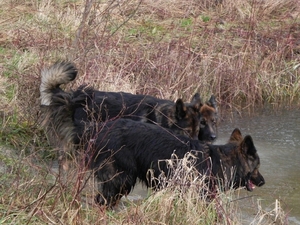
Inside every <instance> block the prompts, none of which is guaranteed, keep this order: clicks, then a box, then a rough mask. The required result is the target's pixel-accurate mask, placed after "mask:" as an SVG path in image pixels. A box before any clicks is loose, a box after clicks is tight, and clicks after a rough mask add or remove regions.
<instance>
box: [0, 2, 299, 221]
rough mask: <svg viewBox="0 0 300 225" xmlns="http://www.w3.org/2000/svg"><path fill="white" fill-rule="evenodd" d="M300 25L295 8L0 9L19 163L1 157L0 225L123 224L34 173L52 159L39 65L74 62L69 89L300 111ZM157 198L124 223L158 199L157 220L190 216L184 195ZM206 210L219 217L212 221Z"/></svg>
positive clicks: (7, 110) (7, 125)
mask: <svg viewBox="0 0 300 225" xmlns="http://www.w3.org/2000/svg"><path fill="white" fill-rule="evenodd" d="M215 2H219V3H220V4H215ZM299 24H300V6H299V4H298V0H265V1H255V0H237V1H236V0H227V1H209V0H201V1H199V0H197V1H196V0H188V1H180V2H179V1H174V0H158V1H153V0H143V1H139V0H129V1H114V0H111V1H95V0H85V1H83V0H72V1H69V0H68V1H66V0H60V1H58V0H25V1H24V0H2V1H1V2H0V53H1V59H0V101H1V106H0V116H1V117H0V121H1V123H2V125H1V128H0V142H1V145H3V144H4V145H9V146H13V147H15V148H17V149H20V151H21V150H22V154H23V155H22V157H20V159H19V158H18V157H17V159H15V158H13V159H11V158H10V157H7V156H6V155H5V154H4V153H3V155H2V153H1V165H2V164H5V168H6V169H5V173H2V170H1V190H2V192H3V193H5V194H2V193H1V196H2V197H1V204H0V210H1V211H0V214H1V216H0V222H2V223H7V224H10V223H11V224H18V223H19V224H26V222H27V223H30V224H45V223H49V224H51V223H62V224H89V222H88V221H95V223H97V221H98V222H99V221H101V222H102V223H103V224H105V223H113V222H109V221H114V220H115V219H116V218H118V216H119V215H118V216H116V215H115V214H114V213H111V214H110V213H104V212H102V211H100V209H98V208H97V207H88V208H84V207H81V206H80V204H77V205H76V204H75V203H74V202H76V201H77V198H74V196H76V195H75V194H74V190H73V188H75V187H78V185H77V186H76V185H75V187H74V185H73V186H72V185H71V184H68V185H66V184H64V183H61V182H58V181H55V182H54V183H53V182H52V183H51V182H50V184H49V183H47V182H44V181H45V180H47V179H48V176H52V175H53V174H51V172H50V170H49V166H47V163H48V162H47V161H46V162H45V163H44V164H42V165H40V164H39V165H38V166H37V164H36V161H43V160H45V159H47V158H49V157H52V156H53V155H54V154H53V152H52V151H51V150H49V146H48V145H47V140H46V138H45V135H44V133H43V131H41V130H40V128H39V125H38V122H37V121H38V119H37V118H38V117H39V83H40V71H41V69H42V68H43V67H45V66H48V65H49V64H51V63H53V62H54V61H56V60H58V59H66V58H67V59H70V60H73V61H74V62H75V63H76V65H77V66H78V68H79V70H80V71H79V72H80V73H79V77H78V79H77V80H76V81H75V82H74V84H72V87H76V86H78V85H80V84H82V83H91V84H93V85H94V86H95V87H96V88H99V89H101V90H109V91H120V90H122V91H127V92H132V93H142V94H151V95H155V96H157V97H161V98H168V99H172V100H175V99H176V98H178V97H182V98H183V99H185V100H186V101H188V100H190V98H191V96H192V95H193V94H194V93H195V92H200V94H201V96H202V97H203V99H207V97H209V96H210V95H211V94H212V93H213V94H215V95H216V97H217V100H218V103H219V105H220V106H221V108H224V107H225V108H230V109H237V110H242V109H245V108H254V107H257V106H262V105H264V104H269V103H270V104H273V105H297V106H299V103H300V102H299V97H300V96H299V93H300V63H299V62H300V42H299V40H300V27H299ZM72 87H67V89H68V88H72ZM1 152H2V151H1ZM17 155H19V152H18V154H17ZM24 160H25V161H24ZM3 174H5V175H3ZM32 174H35V175H36V176H35V177H34V178H33V177H32ZM54 177H55V176H54ZM74 179H75V178H74ZM75 180H78V179H75ZM75 184H76V183H75ZM24 190H26V191H24ZM76 190H80V189H76ZM70 193H72V194H70ZM75 193H76V192H75ZM160 193H163V192H160ZM160 193H157V194H156V195H153V196H151V198H148V199H146V200H145V202H143V203H142V205H141V206H140V205H137V206H135V205H134V204H133V205H131V206H130V207H129V209H128V216H127V217H126V218H127V219H129V218H132V217H133V218H134V219H136V220H137V219H138V217H137V216H136V217H134V215H135V214H134V212H135V210H136V215H138V216H140V217H141V218H142V219H143V218H146V219H148V218H149V215H147V213H149V211H147V210H146V205H148V204H149V207H150V206H151V207H152V206H155V204H153V202H157V203H158V204H157V210H158V211H157V212H160V211H161V208H159V206H160V205H165V206H166V205H167V204H168V203H169V202H170V201H171V202H172V204H173V203H176V204H175V205H176V207H177V205H180V206H182V207H183V208H185V209H186V208H187V207H192V206H191V205H189V206H186V205H184V204H187V203H186V202H184V201H182V199H181V200H180V196H168V194H162V195H166V200H164V199H163V197H162V195H161V196H159V195H160ZM57 196H59V197H57ZM156 196H159V198H157V199H156ZM172 198H174V199H176V201H175V200H174V199H173V200H168V199H172ZM74 199H75V200H76V201H75V200H74ZM148 201H149V202H148ZM161 201H166V202H165V203H163V202H161ZM212 204H213V203H212ZM209 205H210V204H209ZM278 206H279V205H278V204H277V203H276V206H275V208H277V209H278ZM201 207H202V205H201V204H199V208H196V209H195V211H196V212H199V213H200V211H199V210H200V208H201ZM203 207H204V206H203ZM205 207H207V205H205ZM211 207H212V206H211ZM154 208H155V207H154ZM212 208H213V207H212ZM178 209H180V207H179V208H178ZM151 210H154V209H153V208H151ZM207 210H208V212H211V210H212V209H207ZM275 211H276V210H275ZM183 212H186V211H185V210H183ZM276 212H278V210H277V211H276ZM178 213H180V211H178ZM211 213H212V214H211V215H212V219H216V218H217V220H218V212H216V211H213V212H211ZM214 213H215V214H214ZM260 213H262V214H261V215H265V213H266V212H263V211H260ZM270 215H271V216H272V215H273V212H270ZM158 216H163V217H166V216H167V214H165V215H158ZM191 216H192V217H195V216H194V215H191ZM120 217H122V216H120ZM263 217H264V218H267V217H268V216H263ZM174 218H176V217H174ZM259 218H261V217H259ZM142 219H141V220H142ZM146 219H145V220H142V221H143V222H144V223H145V224H146ZM160 219H161V218H158V217H157V220H160ZM24 221H25V222H24ZM137 221H138V220H137ZM234 221H235V220H234ZM257 221H259V219H258V220H257ZM118 222H120V221H118ZM115 223H117V222H115ZM124 223H125V222H124ZM220 223H221V222H220ZM224 224H228V223H227V222H226V221H225V222H224ZM231 224H232V223H231ZM233 224H234V223H233Z"/></svg>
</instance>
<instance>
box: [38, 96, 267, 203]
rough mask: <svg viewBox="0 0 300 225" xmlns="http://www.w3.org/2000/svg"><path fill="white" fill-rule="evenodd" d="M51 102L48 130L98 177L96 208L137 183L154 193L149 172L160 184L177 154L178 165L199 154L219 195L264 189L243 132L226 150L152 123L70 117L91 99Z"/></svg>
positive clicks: (235, 133) (256, 158)
mask: <svg viewBox="0 0 300 225" xmlns="http://www.w3.org/2000/svg"><path fill="white" fill-rule="evenodd" d="M51 98H52V100H51V103H50V105H48V106H45V110H44V113H45V114H46V116H45V118H46V120H45V123H46V126H47V125H49V126H50V125H51V126H52V127H53V129H54V130H55V132H56V133H57V134H59V136H61V137H64V138H65V139H64V141H70V142H72V143H73V144H74V149H75V150H77V151H80V150H81V149H83V150H84V153H85V159H86V165H87V166H89V168H91V169H93V170H94V171H95V176H96V178H97V180H98V182H99V185H98V186H99V190H98V191H99V193H98V194H97V196H96V202H97V203H99V204H100V205H105V206H109V207H113V206H115V205H116V204H117V203H118V201H119V200H120V199H121V197H122V196H123V195H127V194H129V193H130V191H131V190H132V188H133V187H134V186H135V184H136V180H137V178H139V180H141V181H142V182H143V183H145V184H146V186H147V187H152V183H151V181H150V180H149V177H148V176H147V172H148V170H149V169H151V170H152V171H153V176H154V177H156V178H157V177H158V176H159V175H160V173H161V172H164V173H166V174H167V173H168V167H167V164H166V163H164V160H168V159H170V158H171V155H172V154H173V153H174V154H176V156H177V157H178V159H182V158H183V157H184V156H185V155H186V154H187V153H191V154H194V155H195V157H196V159H197V162H196V164H195V167H196V169H197V171H198V172H199V173H200V174H202V175H207V174H208V175H209V176H208V177H209V181H208V182H209V183H212V184H213V183H214V184H220V185H222V187H220V189H228V188H230V187H233V188H238V187H245V188H246V189H247V190H248V191H252V190H253V189H254V187H255V186H262V185H263V184H264V183H265V181H264V178H263V176H262V175H261V174H260V172H259V166H260V159H259V156H258V154H257V150H256V148H255V146H254V143H253V140H252V138H251V136H249V135H247V136H245V137H244V138H243V137H242V135H241V132H240V131H239V130H238V129H235V130H234V131H233V132H232V134H231V136H230V139H229V142H228V143H227V144H225V145H213V144H207V143H203V142H201V141H199V140H195V139H191V138H189V137H187V136H183V135H177V134H174V133H171V132H167V130H166V129H163V128H162V127H160V126H156V125H154V124H151V123H143V122H140V121H134V120H128V119H123V118H115V119H114V120H106V121H105V122H100V123H95V122H89V121H88V122H85V121H77V120H75V121H74V120H73V119H72V118H71V116H70V115H72V114H73V113H74V110H76V108H77V107H78V105H81V104H84V103H85V101H86V98H85V97H84V96H82V95H79V96H77V97H74V95H72V94H69V93H65V92H61V91H59V92H57V93H56V94H54V95H52V97H51ZM66 131H67V132H66ZM66 134H68V135H66ZM215 180H217V181H215Z"/></svg>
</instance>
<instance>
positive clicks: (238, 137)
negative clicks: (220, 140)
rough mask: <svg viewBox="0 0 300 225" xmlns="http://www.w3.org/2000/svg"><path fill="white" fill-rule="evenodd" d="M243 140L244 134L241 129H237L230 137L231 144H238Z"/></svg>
mask: <svg viewBox="0 0 300 225" xmlns="http://www.w3.org/2000/svg"><path fill="white" fill-rule="evenodd" d="M241 140H243V136H242V133H241V131H240V129H238V128H235V129H234V130H233V131H232V133H231V135H230V138H229V142H236V141H241Z"/></svg>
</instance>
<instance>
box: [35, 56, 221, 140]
mask: <svg viewBox="0 0 300 225" xmlns="http://www.w3.org/2000/svg"><path fill="white" fill-rule="evenodd" d="M76 75H77V69H76V67H75V66H74V64H72V63H70V62H57V63H55V64H54V65H53V66H51V67H50V68H48V69H45V70H43V71H42V82H41V86H40V93H41V105H43V106H47V105H50V104H51V102H52V97H53V96H54V95H56V94H58V93H65V92H64V91H63V90H62V89H61V88H60V85H61V84H67V83H69V82H71V81H72V80H74V79H75V78H76ZM65 94H66V95H68V94H69V95H71V97H72V98H73V99H78V98H79V99H82V98H85V102H81V104H76V108H75V109H74V110H73V114H72V115H70V116H71V117H72V119H73V120H74V121H75V120H76V121H85V122H88V121H89V122H100V121H105V120H107V119H113V118H119V117H122V118H129V119H132V120H136V121H142V122H148V123H153V124H156V125H159V126H162V127H164V128H167V129H170V130H171V131H172V132H174V133H176V134H180V135H186V136H188V137H190V138H192V139H199V140H201V141H207V142H211V141H213V140H214V139H215V138H216V127H215V120H216V118H215V116H216V108H215V106H216V101H215V99H214V97H212V98H211V99H210V100H209V101H208V102H207V103H206V104H203V103H202V101H201V98H200V96H199V94H195V95H194V96H193V98H192V99H191V102H190V103H184V102H183V101H182V99H178V100H177V101H176V103H174V102H172V101H170V100H165V99H158V98H155V97H152V96H149V95H134V94H130V93H124V92H103V91H97V90H95V89H93V88H91V87H87V86H81V87H79V88H78V89H77V90H75V91H73V92H70V93H65ZM200 120H201V123H200ZM66 132H67V130H66ZM63 136H67V134H65V135H63Z"/></svg>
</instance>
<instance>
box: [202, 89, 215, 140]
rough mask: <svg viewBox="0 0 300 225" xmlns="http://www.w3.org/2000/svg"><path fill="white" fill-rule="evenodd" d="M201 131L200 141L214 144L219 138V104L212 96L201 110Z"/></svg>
mask: <svg viewBox="0 0 300 225" xmlns="http://www.w3.org/2000/svg"><path fill="white" fill-rule="evenodd" d="M199 113H200V129H199V135H198V139H199V140H200V141H205V142H213V141H214V140H215V139H216V138H217V119H218V116H217V102H216V100H215V97H214V96H213V95H212V96H211V97H210V99H209V101H207V102H206V103H205V104H203V105H202V106H201V108H200V111H199Z"/></svg>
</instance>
